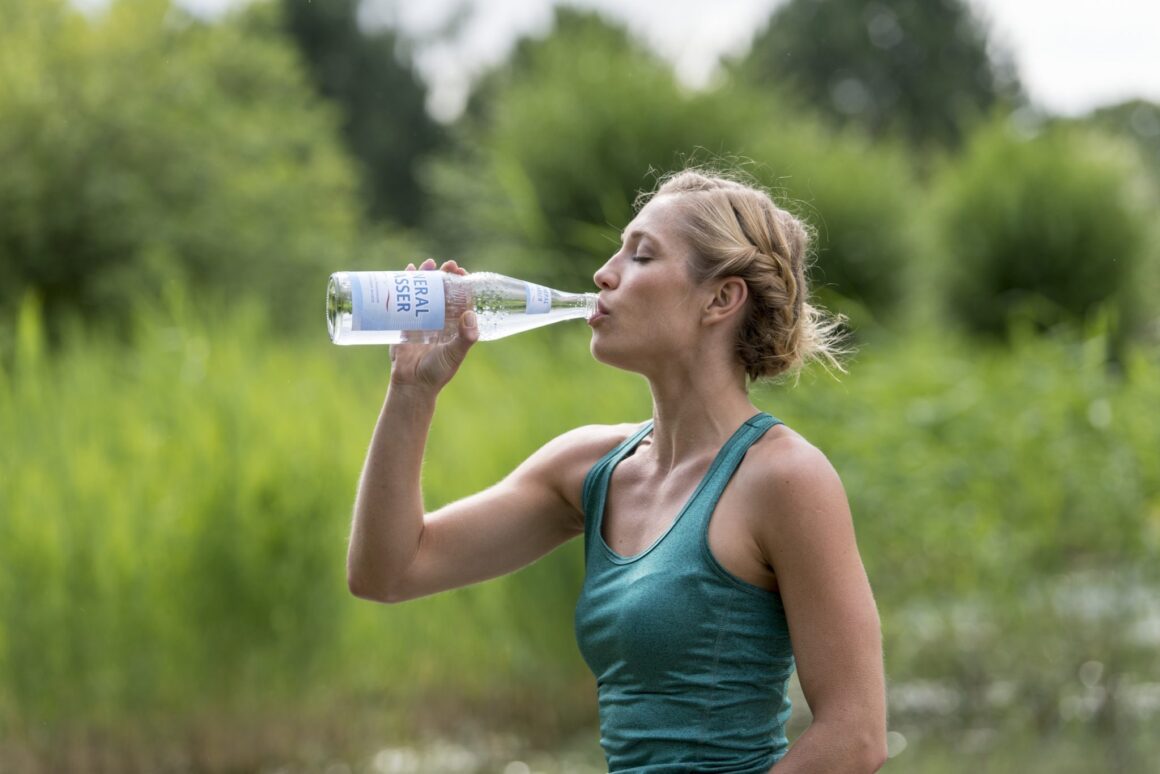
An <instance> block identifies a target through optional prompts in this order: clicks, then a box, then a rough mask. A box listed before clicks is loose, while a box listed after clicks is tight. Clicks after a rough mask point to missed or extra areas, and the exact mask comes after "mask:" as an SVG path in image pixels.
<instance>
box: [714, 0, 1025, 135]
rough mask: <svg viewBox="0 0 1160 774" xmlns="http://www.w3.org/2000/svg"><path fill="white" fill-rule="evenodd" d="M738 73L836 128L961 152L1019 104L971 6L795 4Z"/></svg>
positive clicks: (738, 65)
mask: <svg viewBox="0 0 1160 774" xmlns="http://www.w3.org/2000/svg"><path fill="white" fill-rule="evenodd" d="M733 69H734V70H735V71H736V72H737V73H738V74H739V75H740V76H741V77H744V78H748V79H749V80H751V81H753V82H755V83H757V84H769V83H783V82H784V83H785V84H786V85H788V86H790V87H791V88H792V89H793V90H795V91H796V92H797V93H798V94H800V95H801V96H802V97H803V98H804V99H805V100H807V101H808V103H809V104H810V105H812V106H813V107H814V108H815V109H817V110H818V111H819V112H821V113H822V114H823V115H824V116H826V117H828V118H829V119H830V120H832V121H833V122H835V123H836V124H838V125H847V124H854V125H857V126H861V127H863V128H865V129H867V130H869V131H870V132H871V133H872V134H873V135H875V136H880V135H882V134H885V133H888V132H897V133H899V134H901V135H902V136H904V137H905V138H907V139H908V140H909V141H911V142H912V143H914V144H915V145H917V146H920V147H930V146H934V147H939V146H942V147H947V146H955V145H957V144H958V143H959V142H960V141H961V140H962V138H963V136H964V134H965V131H966V129H967V128H968V127H969V125H970V123H971V122H972V121H974V120H976V119H979V118H980V117H983V116H985V115H986V114H987V113H989V112H990V111H991V109H992V108H994V107H995V106H996V105H997V104H1000V103H1003V102H1009V101H1014V100H1016V99H1018V98H1019V94H1020V87H1019V84H1018V79H1017V76H1016V73H1015V68H1014V65H1013V64H1012V62H1011V60H1010V58H1009V57H1008V56H1007V55H1006V54H1005V53H1003V52H1002V51H1000V50H998V49H996V48H995V47H994V45H993V43H991V42H989V41H988V39H987V30H986V26H985V25H984V23H983V22H982V20H981V19H980V18H979V16H978V15H977V14H976V13H975V11H974V10H973V9H972V7H971V6H970V4H969V3H967V2H966V0H789V2H787V3H785V4H784V5H781V6H780V7H778V9H777V10H776V11H774V13H773V15H772V16H771V17H770V20H769V23H768V25H767V26H766V28H765V29H764V31H762V32H761V33H759V34H758V35H757V37H756V38H755V40H754V41H753V45H752V48H751V49H750V51H749V52H748V54H746V55H745V56H743V57H741V58H739V59H738V60H737V61H736V62H734V63H733Z"/></svg>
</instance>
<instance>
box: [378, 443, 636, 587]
mask: <svg viewBox="0 0 1160 774" xmlns="http://www.w3.org/2000/svg"><path fill="white" fill-rule="evenodd" d="M621 435H623V434H621ZM617 437H618V436H617V435H616V431H615V428H607V427H584V428H579V429H577V430H573V431H571V432H569V433H565V434H564V435H562V436H559V437H558V438H555V439H554V440H552V441H549V442H548V443H547V444H545V445H544V446H543V447H541V448H540V449H539V450H537V451H536V452H535V453H534V454H532V455H531V456H530V457H528V459H526V460H525V461H524V462H523V463H521V464H520V465H519V466H518V467H517V468H516V469H515V470H514V471H512V472H511V473H510V474H509V475H508V476H506V477H505V478H504V479H503V480H502V481H500V482H498V483H496V484H495V485H494V486H491V487H489V488H487V489H485V490H483V491H481V492H478V493H476V494H473V495H471V496H469V497H465V498H463V499H461V500H457V501H455V502H453V503H449V504H448V505H445V506H443V507H442V508H439V509H438V510H435V511H432V512H431V513H428V514H426V515H425V516H424V521H423V530H422V533H421V534H420V539H419V545H418V548H417V550H416V553H415V556H414V558H413V560H412V561H411V564H410V565H409V567H408V568H407V570H406V572H405V573H404V575H403V578H402V579H401V581H400V584H399V587H398V588H397V589H396V598H397V599H410V598H414V597H419V596H424V595H427V594H433V593H436V592H439V591H444V590H447V589H450V588H456V587H459V586H465V585H468V584H471V583H476V582H478V581H482V580H486V579H488V578H493V577H496V576H499V575H503V574H505V573H508V572H512V571H514V570H517V569H519V568H521V567H523V566H525V565H527V564H530V563H531V562H533V561H535V560H536V559H538V558H539V557H541V556H543V555H545V554H547V553H548V552H550V551H551V550H552V549H554V548H556V547H557V546H559V545H560V544H562V543H564V542H565V541H567V540H568V539H570V538H572V537H574V536H576V535H578V534H580V533H582V532H583V530H584V516H583V511H582V504H581V503H580V490H581V487H582V485H583V480H584V476H585V475H586V474H587V472H588V469H589V468H590V467H591V466H592V465H593V464H594V463H595V461H596V460H597V459H598V458H599V456H600V455H601V454H603V453H604V452H605V451H607V450H608V448H610V447H611V446H612V445H613V444H614V443H615V442H616V438H617Z"/></svg>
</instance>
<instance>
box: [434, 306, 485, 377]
mask: <svg viewBox="0 0 1160 774" xmlns="http://www.w3.org/2000/svg"><path fill="white" fill-rule="evenodd" d="M457 332H458V335H457V336H456V337H455V338H453V339H452V340H451V341H449V342H447V345H446V346H445V347H444V348H443V350H442V352H441V357H442V358H443V361H444V364H445V365H446V366H447V367H448V370H450V371H451V372H454V371H456V370H457V369H458V368H459V366H460V364H461V363H463V359H464V358H465V357H467V351H468V350H469V349H471V347H472V345H473V344H475V342H477V341H479V327H478V320H477V319H476V315H475V312H471V311H467V312H464V313H463V315H462V316H461V317H460V318H459V329H458V331H457Z"/></svg>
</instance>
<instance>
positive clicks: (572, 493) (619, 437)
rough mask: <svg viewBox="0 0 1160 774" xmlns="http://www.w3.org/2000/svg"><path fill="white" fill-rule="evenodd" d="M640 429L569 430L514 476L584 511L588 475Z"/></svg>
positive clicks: (628, 426) (623, 426)
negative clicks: (536, 483) (553, 492)
mask: <svg viewBox="0 0 1160 774" xmlns="http://www.w3.org/2000/svg"><path fill="white" fill-rule="evenodd" d="M640 427H641V425H640V424H617V425H584V426H582V427H577V428H575V429H573V430H569V431H567V432H566V433H562V434H561V435H558V436H556V437H555V438H553V439H552V440H550V441H548V442H547V443H546V444H544V445H543V446H541V447H540V448H539V449H538V450H537V451H536V452H534V453H533V454H532V455H531V456H530V457H528V459H527V460H526V461H525V462H524V463H523V464H522V465H520V466H519V468H517V469H516V471H515V472H514V473H513V476H516V477H519V478H523V479H525V480H527V479H535V480H537V481H540V482H542V483H543V484H544V485H547V486H549V487H551V488H552V489H554V490H556V491H557V492H558V493H559V495H560V496H561V497H563V498H564V499H566V500H567V501H568V502H569V503H570V504H571V505H573V507H575V508H576V510H577V511H580V510H581V509H582V506H581V503H580V498H581V489H582V487H583V485H584V477H585V476H586V475H587V474H588V471H589V470H590V469H591V468H592V466H593V465H595V464H596V463H597V462H598V461H599V460H600V458H601V457H603V456H604V455H605V454H607V453H608V452H609V451H611V450H612V449H614V448H616V446H617V445H618V444H620V443H621V442H622V441H624V440H625V439H626V438H628V437H629V436H630V435H632V434H633V433H635V432H636V431H637V430H639V429H640Z"/></svg>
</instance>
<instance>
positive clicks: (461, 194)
mask: <svg viewBox="0 0 1160 774" xmlns="http://www.w3.org/2000/svg"><path fill="white" fill-rule="evenodd" d="M710 101H711V100H709V99H706V98H699V97H690V96H689V95H686V94H684V93H683V92H682V91H681V88H680V87H679V85H678V84H677V82H676V80H675V78H674V76H673V73H672V71H671V69H670V68H669V66H668V65H667V64H666V63H665V62H663V61H662V60H661V59H660V58H659V57H657V56H655V55H653V54H652V53H651V52H649V51H647V50H646V49H645V48H644V47H643V46H642V45H641V44H640V43H639V42H638V41H637V40H635V39H633V38H632V37H630V36H629V34H628V32H627V31H626V30H624V29H623V28H622V27H619V26H616V25H613V24H611V23H609V22H608V21H606V20H605V19H604V18H603V17H601V16H599V15H598V14H596V13H592V12H587V11H580V10H576V9H569V8H558V9H557V10H556V17H555V24H554V27H553V29H552V31H551V32H550V33H549V34H548V35H547V36H546V37H544V38H542V39H534V38H527V39H524V40H521V41H520V42H519V43H518V44H517V46H516V48H515V51H514V52H513V54H512V56H511V58H510V60H509V62H507V63H506V64H505V65H504V66H502V67H501V68H499V69H498V70H496V71H495V72H493V73H491V74H490V75H489V76H487V77H486V78H485V79H484V80H483V81H482V83H481V85H480V86H479V87H478V88H477V90H476V93H475V95H474V96H473V98H472V99H471V102H470V108H469V111H468V113H467V114H466V115H465V117H464V118H463V119H462V121H461V122H460V125H459V126H458V127H457V129H456V131H457V136H458V139H459V142H458V148H457V149H456V151H455V152H454V153H452V154H447V155H446V156H444V157H443V158H442V159H441V160H440V161H439V163H438V164H436V165H434V167H433V168H432V169H431V181H432V184H433V186H434V188H433V190H434V191H435V192H436V196H437V199H438V201H439V207H438V209H437V211H436V213H435V218H434V222H433V227H432V229H431V230H432V232H433V233H435V234H438V235H440V237H441V238H442V239H443V240H444V244H443V245H442V249H443V250H444V251H445V252H446V253H447V254H448V256H449V257H452V256H455V255H457V254H461V257H462V258H463V260H464V261H465V262H467V263H468V265H476V266H487V267H489V268H493V267H494V268H496V269H500V270H509V271H512V272H521V273H524V274H527V275H529V276H538V277H541V278H543V279H551V280H552V281H553V282H558V283H561V284H567V285H576V286H588V285H590V284H591V282H592V273H593V272H594V271H595V270H596V268H598V267H599V266H600V264H601V263H602V262H603V261H604V260H605V258H606V257H607V256H608V255H610V254H611V253H612V252H613V251H614V250H615V242H616V241H617V239H618V233H619V230H620V229H621V228H623V227H624V226H625V225H626V224H627V223H628V221H629V220H630V219H631V213H632V202H633V199H634V198H635V193H636V192H637V191H638V190H640V189H641V188H651V187H652V182H653V181H652V180H651V179H648V177H647V175H648V173H649V171H650V169H651V170H668V169H670V168H672V167H673V166H674V165H675V164H678V163H680V161H681V159H682V158H683V157H684V156H685V155H688V154H691V153H693V152H694V151H695V150H696V149H698V148H703V149H704V148H707V149H709V150H710V151H711V152H712V151H720V150H721V149H722V148H730V149H736V148H737V147H738V145H739V141H740V139H741V137H742V136H743V134H744V132H743V127H742V125H741V124H739V123H737V122H734V121H731V120H730V118H729V116H728V115H726V114H725V112H724V111H725V110H727V109H731V108H732V106H727V105H725V104H723V103H721V101H720V100H718V101H717V102H718V103H721V104H719V105H716V106H711V105H710V104H709V103H710ZM734 112H736V111H734Z"/></svg>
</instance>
